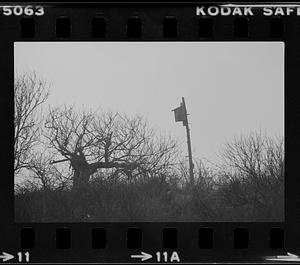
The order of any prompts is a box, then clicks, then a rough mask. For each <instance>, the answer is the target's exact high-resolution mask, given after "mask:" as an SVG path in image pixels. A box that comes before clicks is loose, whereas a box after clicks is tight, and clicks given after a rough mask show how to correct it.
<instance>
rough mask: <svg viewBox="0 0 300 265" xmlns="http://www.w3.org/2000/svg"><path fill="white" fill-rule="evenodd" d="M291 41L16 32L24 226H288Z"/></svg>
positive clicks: (19, 207) (18, 188)
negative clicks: (94, 38)
mask: <svg viewBox="0 0 300 265" xmlns="http://www.w3.org/2000/svg"><path fill="white" fill-rule="evenodd" d="M284 164H285V157H284V43H283V42H277V41H273V42H246V41H244V42H30V41H27V42H15V43H14V197H15V202H14V205H15V207H14V208H15V209H14V210H15V221H16V222H35V223H37V222H39V223H50V222H74V223H76V222H283V221H284V220H285V214H284V210H285V209H284V204H285V201H284V195H285V194H284V188H285V183H284V180H285V168H284Z"/></svg>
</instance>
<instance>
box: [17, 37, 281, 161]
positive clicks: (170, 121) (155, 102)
mask: <svg viewBox="0 0 300 265" xmlns="http://www.w3.org/2000/svg"><path fill="white" fill-rule="evenodd" d="M27 71H35V72H36V73H37V74H38V75H40V76H42V77H43V78H45V79H46V80H48V82H49V83H51V89H50V93H51V95H50V97H49V100H48V104H50V105H55V106H57V105H63V104H70V105H71V104H75V105H78V106H79V107H82V106H84V107H88V108H89V109H100V110H104V111H107V110H111V111H120V112H125V113H127V114H128V115H134V114H136V113H137V114H142V115H143V116H145V117H146V118H147V119H148V121H149V123H150V124H151V126H153V127H154V128H156V129H157V130H158V131H162V132H163V133H168V134H171V135H172V136H173V137H175V138H177V139H179V140H180V141H181V142H182V146H183V148H185V149H184V150H186V145H185V141H186V135H185V128H184V127H183V126H182V123H179V122H178V123H175V121H174V113H173V112H172V111H171V110H172V109H174V108H176V107H178V106H179V104H180V102H181V97H185V100H186V105H187V109H188V113H190V116H189V121H190V128H191V137H192V149H193V152H194V156H195V157H199V158H207V159H209V160H211V161H212V162H216V161H217V156H216V154H217V153H218V151H219V150H220V148H221V146H222V144H224V143H225V142H226V140H230V139H232V138H233V137H234V135H240V134H241V133H242V134H247V133H249V132H250V131H264V132H266V133H268V134H270V135H283V131H284V97H283V95H284V44H283V43H280V42H267V43H263V42H93V43H88V42H56V43H55V42H17V43H15V72H17V73H23V72H27Z"/></svg>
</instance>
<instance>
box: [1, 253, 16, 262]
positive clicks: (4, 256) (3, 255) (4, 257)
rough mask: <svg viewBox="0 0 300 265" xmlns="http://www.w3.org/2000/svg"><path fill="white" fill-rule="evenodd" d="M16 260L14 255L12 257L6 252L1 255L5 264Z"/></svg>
mask: <svg viewBox="0 0 300 265" xmlns="http://www.w3.org/2000/svg"><path fill="white" fill-rule="evenodd" d="M13 258H14V255H11V254H9V253H6V252H2V255H0V259H3V262H5V261H8V260H11V259H13Z"/></svg>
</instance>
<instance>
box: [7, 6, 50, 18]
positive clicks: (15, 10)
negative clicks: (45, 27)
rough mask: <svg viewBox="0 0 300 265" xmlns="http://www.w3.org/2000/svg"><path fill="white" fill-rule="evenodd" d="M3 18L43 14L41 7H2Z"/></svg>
mask: <svg viewBox="0 0 300 265" xmlns="http://www.w3.org/2000/svg"><path fill="white" fill-rule="evenodd" d="M1 9H2V10H1V11H2V14H3V15H4V16H22V15H25V16H43V15H44V14H45V10H44V7H42V6H2V7H1Z"/></svg>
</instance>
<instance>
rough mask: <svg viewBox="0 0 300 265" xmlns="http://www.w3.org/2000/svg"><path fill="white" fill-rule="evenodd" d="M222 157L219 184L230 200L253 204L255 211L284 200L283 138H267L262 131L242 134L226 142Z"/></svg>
mask: <svg viewBox="0 0 300 265" xmlns="http://www.w3.org/2000/svg"><path fill="white" fill-rule="evenodd" d="M222 158H223V161H224V164H223V167H222V169H221V175H222V177H223V179H222V180H221V181H220V183H221V186H222V189H221V190H222V192H223V196H224V198H225V200H226V201H227V202H228V203H230V204H231V205H233V206H234V207H240V206H244V205H252V209H253V211H256V210H257V209H259V208H261V209H264V210H266V209H268V208H272V207H274V206H276V205H279V202H283V201H284V199H283V195H284V193H283V191H284V190H283V189H284V142H283V138H282V137H268V136H266V135H264V134H262V133H251V134H249V135H247V136H240V137H239V138H235V139H234V140H233V141H232V142H231V143H227V144H226V145H225V148H224V152H223V155H222ZM281 206H282V207H283V203H281ZM278 208H280V207H279V206H278ZM253 216H255V215H254V214H253Z"/></svg>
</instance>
